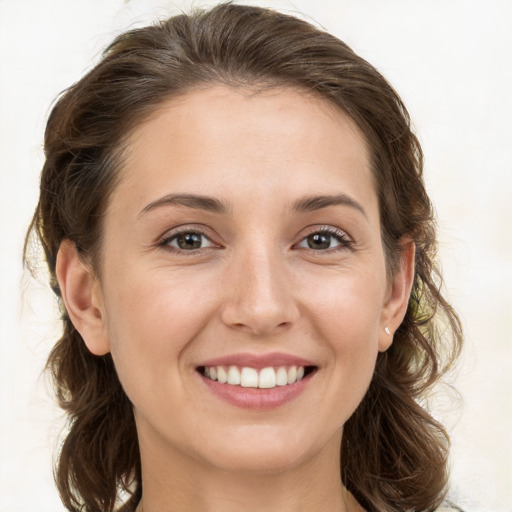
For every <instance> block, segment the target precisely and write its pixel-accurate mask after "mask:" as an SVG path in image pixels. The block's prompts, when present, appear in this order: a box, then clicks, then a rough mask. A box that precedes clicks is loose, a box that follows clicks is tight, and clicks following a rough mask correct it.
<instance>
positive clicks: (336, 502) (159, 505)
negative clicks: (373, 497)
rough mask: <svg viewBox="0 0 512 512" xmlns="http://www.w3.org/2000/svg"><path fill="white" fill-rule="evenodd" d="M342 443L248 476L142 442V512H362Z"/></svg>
mask: <svg viewBox="0 0 512 512" xmlns="http://www.w3.org/2000/svg"><path fill="white" fill-rule="evenodd" d="M340 441H341V434H340V436H339V437H338V436H336V439H332V440H331V441H330V442H329V443H328V445H327V446H326V447H325V449H324V450H322V452H321V453H319V454H317V455H316V456H315V457H314V458H313V459H308V460H307V461H304V462H302V463H298V464H294V465H293V466H292V467H289V468H286V469H282V470H280V471H273V472H263V471H258V472H243V471H230V470H227V469H224V468H222V469H221V468H216V467H214V466H212V465H207V464H204V463H203V462H201V461H198V460H197V459H194V458H192V457H189V456H187V455H185V454H183V453H181V452H179V451H177V450H172V453H170V450H169V447H167V448H168V449H167V450H165V451H162V450H161V448H162V447H160V449H157V450H154V449H152V448H154V446H153V447H150V446H148V445H146V444H145V443H144V442H143V440H141V443H140V448H141V461H142V483H143V497H142V502H141V504H140V505H139V507H138V508H137V512H196V511H197V512H239V511H240V510H244V512H260V511H261V510H265V511H266V512H307V511H311V510H322V512H362V509H361V508H360V507H359V505H358V504H357V502H356V501H355V499H354V498H353V497H352V496H351V495H350V493H348V491H347V490H346V489H345V488H344V487H343V486H342V483H341V475H340V461H339V446H340ZM334 448H335V449H334ZM163 453H165V456H163Z"/></svg>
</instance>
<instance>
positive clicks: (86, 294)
mask: <svg viewBox="0 0 512 512" xmlns="http://www.w3.org/2000/svg"><path fill="white" fill-rule="evenodd" d="M55 272H56V274H57V280H58V282H59V287H60V290H61V294H62V300H63V301H64V305H65V307H66V311H67V313H68V315H69V318H70V320H71V322H72V323H73V325H74V326H75V328H76V330H77V331H78V332H79V333H80V335H81V336H82V338H83V340H84V342H85V344H86V345H87V348H88V349H89V351H90V352H91V353H93V354H95V355H98V356H101V355H105V354H106V353H108V352H109V351H110V345H109V341H108V336H107V330H106V324H105V313H104V308H103V300H102V296H101V289H100V286H99V282H98V280H97V278H96V277H95V276H94V273H93V271H92V269H91V268H90V266H89V265H87V264H86V263H85V262H84V261H83V260H82V259H81V258H80V256H79V254H78V250H77V247H76V244H75V243H74V242H72V241H71V240H64V241H63V242H62V243H61V245H60V247H59V252H58V254H57V263H56V268H55Z"/></svg>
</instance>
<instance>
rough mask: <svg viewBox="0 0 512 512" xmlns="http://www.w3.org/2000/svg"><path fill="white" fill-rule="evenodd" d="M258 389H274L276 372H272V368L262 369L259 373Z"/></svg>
mask: <svg viewBox="0 0 512 512" xmlns="http://www.w3.org/2000/svg"><path fill="white" fill-rule="evenodd" d="M258 387H259V388H265V389H269V388H275V387H276V372H275V371H274V368H263V369H262V370H261V371H260V378H259V380H258Z"/></svg>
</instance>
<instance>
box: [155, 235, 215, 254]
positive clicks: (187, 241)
mask: <svg viewBox="0 0 512 512" xmlns="http://www.w3.org/2000/svg"><path fill="white" fill-rule="evenodd" d="M164 243H165V245H166V246H168V247H171V248H175V249H179V250H181V251H196V250H198V249H204V248H205V247H212V246H213V245H214V244H213V243H212V242H211V241H210V240H209V239H208V238H207V237H206V236H205V235H203V234H202V233H199V232H196V231H184V232H182V233H178V234H176V235H173V236H171V237H170V238H168V239H167V240H165V241H164Z"/></svg>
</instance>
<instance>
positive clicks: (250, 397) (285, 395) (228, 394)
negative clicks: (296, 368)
mask: <svg viewBox="0 0 512 512" xmlns="http://www.w3.org/2000/svg"><path fill="white" fill-rule="evenodd" d="M314 373H316V372H313V373H311V374H309V375H307V376H306V377H304V378H303V379H301V380H299V381H298V382H295V383H294V384H287V385H286V386H276V387H275V388H271V389H260V388H244V387H242V386H232V385H230V384H222V383H220V382H219V381H217V380H212V379H209V378H208V377H205V376H203V375H201V374H199V375H200V377H201V378H202V380H203V382H204V383H205V384H206V385H207V386H208V388H210V390H211V391H212V392H213V393H214V394H215V395H217V396H218V397H220V398H222V399H223V400H225V401H226V402H228V403H230V404H231V405H235V406H237V407H241V408H243V409H253V410H266V409H276V408H277V407H280V406H282V405H284V404H286V403H288V402H291V401H292V400H294V399H295V398H297V397H298V396H299V395H300V394H301V393H303V392H304V390H305V389H306V388H307V386H308V384H309V381H310V380H311V377H312V376H313V375H314Z"/></svg>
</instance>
